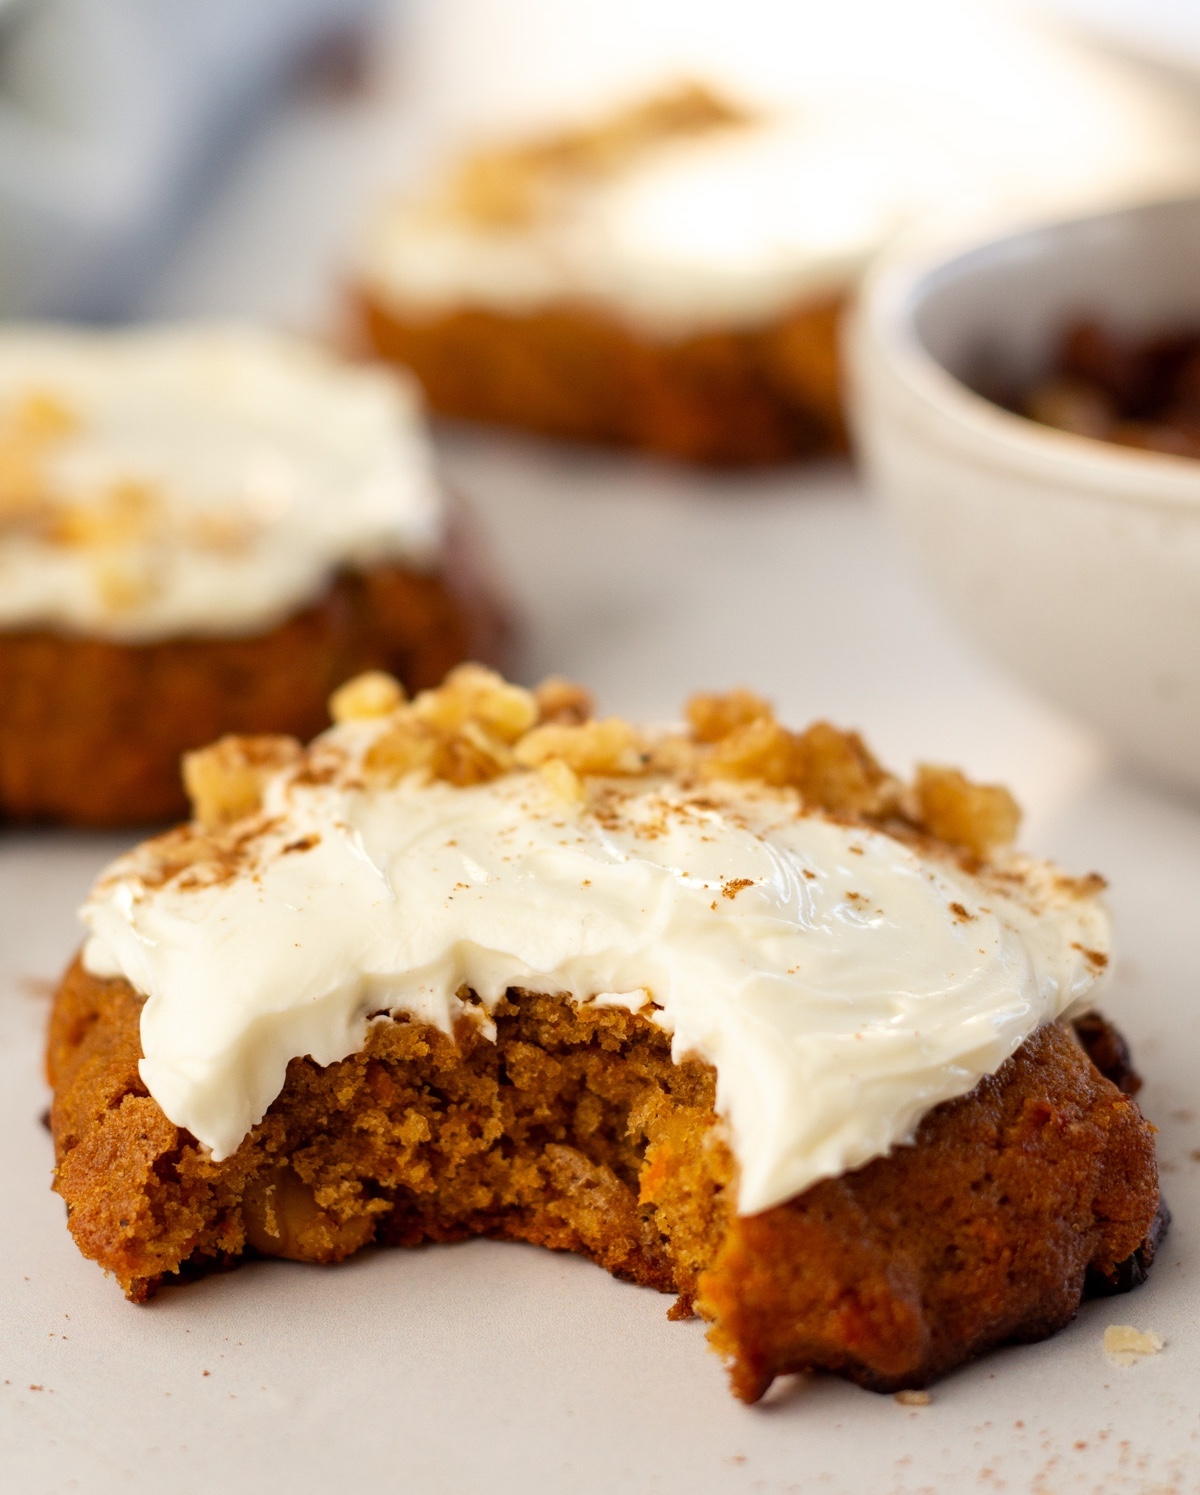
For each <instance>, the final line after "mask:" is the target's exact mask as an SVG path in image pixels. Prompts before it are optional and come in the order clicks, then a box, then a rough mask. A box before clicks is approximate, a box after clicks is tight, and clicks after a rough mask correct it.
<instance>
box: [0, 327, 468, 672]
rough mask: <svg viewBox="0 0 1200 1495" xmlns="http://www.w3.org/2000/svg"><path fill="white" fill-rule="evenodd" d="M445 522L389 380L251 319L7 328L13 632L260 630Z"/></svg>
mask: <svg viewBox="0 0 1200 1495" xmlns="http://www.w3.org/2000/svg"><path fill="white" fill-rule="evenodd" d="M441 527H442V509H441V503H440V499H439V495H438V489H437V484H436V479H435V475H434V470H433V464H432V457H431V452H430V448H429V445H428V442H427V439H426V437H425V434H424V431H423V426H422V418H421V413H420V409H419V406H418V403H417V399H416V396H415V395H414V393H413V391H412V389H411V388H410V387H409V386H408V384H406V383H405V382H403V381H402V380H399V379H397V378H396V377H395V376H394V375H393V374H391V373H388V372H385V371H382V370H376V369H365V368H356V367H351V366H349V365H346V364H343V363H341V362H340V361H338V360H336V359H335V358H333V357H332V356H331V355H328V354H326V353H324V352H322V351H320V350H319V349H318V348H317V347H315V346H314V345H311V344H308V343H306V342H303V341H302V340H300V339H299V338H293V337H290V336H286V335H284V334H281V333H275V332H269V331H266V330H264V329H259V328H255V327H252V326H249V325H237V324H229V325H225V324H221V325H212V324H209V325H191V326H188V325H179V326H167V327H158V328H150V329H136V330H130V331H117V332H110V331H68V330H65V329H59V328H53V327H33V326H30V327H18V328H14V329H9V330H6V331H4V332H3V333H2V334H0V627H4V628H24V627H51V628H62V629H68V630H74V631H79V632H83V633H87V634H94V635H100V636H103V637H107V638H113V639H117V640H123V641H129V642H140V641H146V640H151V639H159V638H167V637H172V636H181V635H182V636H193V635H213V634H236V633H243V632H252V631H257V630H259V629H263V628H267V627H271V626H274V625H275V624H276V623H278V622H280V621H282V620H283V619H284V618H285V617H287V616H288V615H289V614H291V613H293V612H294V611H296V610H297V609H299V608H300V607H302V606H304V605H306V604H308V603H309V602H311V601H313V600H315V599H316V598H317V597H318V596H319V595H320V593H321V592H322V591H323V590H324V589H325V588H326V587H327V585H328V584H329V581H330V580H331V578H332V576H333V574H334V573H335V572H336V571H337V570H339V569H341V568H343V567H359V568H361V567H365V566H370V565H372V564H378V563H383V562H388V561H399V562H404V563H411V564H413V565H416V566H419V567H424V566H427V565H428V564H429V563H430V562H431V561H432V559H433V558H434V556H435V555H436V552H437V549H438V546H439V544H440V539H441Z"/></svg>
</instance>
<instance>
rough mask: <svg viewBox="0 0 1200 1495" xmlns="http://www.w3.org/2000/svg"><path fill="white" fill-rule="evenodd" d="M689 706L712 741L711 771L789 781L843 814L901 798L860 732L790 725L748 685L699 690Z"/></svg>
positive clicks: (715, 775)
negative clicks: (715, 692) (717, 692)
mask: <svg viewBox="0 0 1200 1495" xmlns="http://www.w3.org/2000/svg"><path fill="white" fill-rule="evenodd" d="M687 710H688V720H689V722H690V723H691V726H692V731H693V733H694V735H695V737H696V738H697V739H698V740H699V741H700V742H704V743H711V744H712V747H711V750H710V751H709V753H708V755H707V756H706V757H705V758H704V760H703V763H702V768H701V771H702V772H703V774H704V775H705V777H706V778H712V779H726V778H732V779H760V780H761V781H762V782H763V783H766V784H773V785H776V786H777V787H782V786H784V785H791V786H792V787H793V788H795V789H798V790H799V791H800V794H801V797H802V798H803V800H804V802H805V804H806V805H810V806H812V807H813V808H816V809H822V810H829V811H830V812H831V813H833V814H838V815H867V816H880V815H883V814H885V813H887V811H888V810H889V809H890V808H891V807H892V805H893V803H894V801H895V798H896V790H897V786H896V783H895V780H893V779H892V778H891V777H890V775H888V774H886V773H885V772H884V771H883V769H882V768H880V766H879V764H878V763H876V761H875V759H874V758H873V757H872V756H871V754H870V753H869V752H868V750H867V748H866V746H865V744H864V743H863V740H862V738H861V737H859V735H858V733H857V732H843V731H841V730H840V729H839V728H837V727H832V726H830V724H829V723H828V722H814V723H813V725H812V726H811V727H809V728H808V730H807V731H805V732H789V731H788V730H787V728H786V727H782V726H780V724H779V723H778V722H777V721H776V720H775V717H774V714H773V713H772V711H771V708H770V706H769V705H768V704H767V702H765V701H763V700H761V699H760V698H759V697H758V696H755V695H752V694H751V693H750V692H749V691H745V690H737V691H731V692H730V693H729V694H728V695H724V696H693V697H692V699H691V701H689V702H688V708H687Z"/></svg>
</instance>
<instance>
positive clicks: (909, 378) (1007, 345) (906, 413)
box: [849, 200, 1200, 792]
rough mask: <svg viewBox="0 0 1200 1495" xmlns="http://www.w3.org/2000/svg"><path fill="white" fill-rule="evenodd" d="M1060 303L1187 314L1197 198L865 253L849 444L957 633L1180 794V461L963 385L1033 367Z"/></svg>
mask: <svg viewBox="0 0 1200 1495" xmlns="http://www.w3.org/2000/svg"><path fill="white" fill-rule="evenodd" d="M1080 313H1085V314H1087V313H1091V314H1095V315H1096V316H1098V317H1099V318H1100V319H1101V320H1102V321H1103V322H1104V323H1105V324H1109V325H1112V326H1115V327H1117V328H1120V329H1128V330H1133V331H1145V332H1149V331H1154V330H1159V329H1162V328H1170V327H1173V326H1178V325H1179V324H1181V323H1191V324H1193V325H1195V326H1200V200H1189V201H1184V202H1171V203H1158V204H1153V205H1150V206H1142V207H1136V208H1130V209H1125V210H1122V211H1119V212H1113V213H1107V214H1104V215H1103V216H1100V217H1095V218H1089V219H1086V220H1081V221H1078V222H1072V223H1065V224H1058V225H1054V226H1051V227H1041V228H1037V229H1034V230H1030V231H1028V232H1024V233H1019V234H1013V235H1011V236H1009V237H1006V238H1002V239H997V240H994V241H993V242H990V243H986V244H983V245H976V246H975V247H973V248H968V249H966V250H965V251H961V252H958V253H955V254H954V255H953V256H952V257H948V256H947V254H946V252H945V250H943V251H942V252H941V253H940V254H933V253H931V252H929V251H926V252H924V253H916V252H910V253H908V254H907V255H901V256H898V257H894V258H892V259H891V260H890V261H887V262H884V263H883V264H881V265H879V266H878V267H877V269H876V270H875V271H874V272H873V274H872V275H871V276H870V277H869V278H868V281H867V284H866V286H865V287H864V291H863V296H862V299H861V301H860V305H859V308H858V313H857V316H856V318H855V321H854V323H853V325H852V327H851V331H850V337H849V346H850V366H851V370H852V381H851V382H852V408H853V416H854V422H855V426H856V429H857V434H858V438H859V442H860V446H861V450H862V453H863V457H864V459H865V462H866V465H867V470H868V476H869V480H870V481H871V483H872V485H873V487H874V489H875V491H876V492H877V493H878V494H879V495H880V497H881V498H882V499H883V501H884V502H885V504H886V506H887V507H888V508H890V509H891V511H892V512H893V513H894V514H895V516H896V518H897V519H898V520H899V522H900V524H901V526H902V527H903V529H904V530H906V531H907V533H908V536H909V538H910V540H911V541H912V542H913V544H914V545H915V547H916V550H917V552H918V555H919V558H920V560H921V562H922V563H923V566H924V569H925V571H926V573H927V575H928V577H929V579H930V581H931V582H932V584H933V586H934V587H935V589H936V591H937V592H938V593H939V594H940V596H941V598H942V600H943V602H944V603H945V605H946V606H947V607H948V608H949V610H950V612H951V613H952V614H953V615H954V616H955V617H956V618H957V619H958V620H959V621H960V622H961V624H962V625H963V627H964V628H965V629H966V630H967V631H968V632H969V633H970V634H972V635H973V636H974V638H975V639H976V640H977V641H978V643H979V644H980V645H982V646H983V648H984V649H985V650H986V651H988V652H989V653H990V654H991V655H992V656H994V658H995V659H997V660H998V661H999V662H1000V663H1002V664H1003V665H1005V666H1007V667H1008V669H1009V670H1010V671H1011V672H1012V673H1013V674H1015V675H1016V676H1018V677H1019V678H1020V679H1022V680H1023V681H1025V682H1026V683H1027V684H1029V685H1030V686H1032V687H1034V688H1035V689H1036V690H1038V691H1039V692H1041V693H1042V694H1043V695H1044V696H1046V697H1048V698H1050V699H1051V700H1053V701H1056V702H1058V703H1059V704H1060V705H1062V706H1065V707H1066V708H1068V709H1069V710H1070V711H1072V712H1073V713H1074V714H1075V715H1077V716H1078V717H1081V718H1082V719H1083V720H1084V721H1086V722H1088V723H1090V724H1091V725H1092V726H1093V727H1095V728H1097V729H1098V730H1099V731H1100V732H1101V733H1102V734H1103V735H1104V736H1105V737H1106V738H1107V739H1108V740H1109V741H1110V742H1111V743H1112V744H1113V745H1114V746H1115V747H1116V748H1117V750H1118V751H1119V752H1120V753H1121V754H1122V755H1123V756H1124V757H1126V758H1127V759H1129V760H1130V761H1132V762H1134V763H1135V764H1137V765H1139V766H1140V767H1142V768H1143V769H1146V770H1149V771H1150V772H1151V773H1152V774H1154V775H1155V776H1156V777H1159V778H1162V779H1164V780H1167V781H1169V782H1171V783H1173V784H1175V785H1178V786H1182V787H1184V788H1186V789H1188V790H1191V791H1193V792H1200V461H1196V460H1191V459H1188V458H1182V457H1167V456H1159V455H1156V454H1153V453H1146V452H1140V451H1135V450H1130V449H1126V448H1122V447H1118V446H1112V445H1109V444H1107V443H1104V442H1100V441H1093V440H1090V439H1088V438H1085V437H1078V436H1072V435H1068V434H1065V433H1062V432H1058V431H1054V430H1051V429H1049V428H1047V427H1043V426H1039V425H1037V424H1035V423H1034V422H1033V421H1029V420H1025V419H1023V418H1021V417H1020V416H1017V415H1012V414H1010V413H1008V412H1007V411H1005V410H1003V409H1001V408H1000V407H999V406H996V405H993V404H991V403H989V402H988V401H987V400H985V399H982V398H981V397H980V396H978V395H976V394H974V393H973V392H972V391H971V390H970V389H969V388H968V387H967V386H966V384H965V383H964V382H963V378H964V377H965V376H966V375H967V374H968V373H969V372H970V371H973V370H975V369H977V368H978V367H979V366H980V362H981V361H992V362H993V366H995V367H999V368H1001V369H1002V371H1003V373H1004V374H1005V375H1008V376H1015V377H1018V378H1020V377H1021V376H1023V375H1024V376H1028V375H1030V374H1032V373H1035V372H1037V371H1038V370H1039V369H1041V368H1043V367H1044V366H1045V362H1046V360H1047V357H1048V353H1049V349H1050V346H1051V345H1052V344H1053V342H1054V340H1055V338H1056V336H1057V334H1058V333H1059V332H1060V331H1061V329H1062V327H1063V324H1064V323H1065V322H1067V321H1069V320H1070V319H1071V318H1072V317H1073V316H1075V315H1077V314H1080Z"/></svg>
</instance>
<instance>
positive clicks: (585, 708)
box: [533, 675, 592, 726]
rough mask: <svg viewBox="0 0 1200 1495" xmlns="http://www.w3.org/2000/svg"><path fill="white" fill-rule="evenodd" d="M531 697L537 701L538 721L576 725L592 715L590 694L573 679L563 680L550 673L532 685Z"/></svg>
mask: <svg viewBox="0 0 1200 1495" xmlns="http://www.w3.org/2000/svg"><path fill="white" fill-rule="evenodd" d="M533 698H534V700H535V701H536V702H537V708H538V720H539V721H540V722H565V723H567V724H568V725H570V726H578V725H579V724H580V723H581V722H586V721H590V720H591V717H592V695H591V692H590V691H588V690H584V688H583V686H582V685H576V684H575V682H574V681H573V680H563V679H562V678H561V677H560V676H558V675H550V676H548V677H547V679H545V680H543V681H542V683H541V684H540V685H537V686H535V687H534V691H533Z"/></svg>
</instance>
